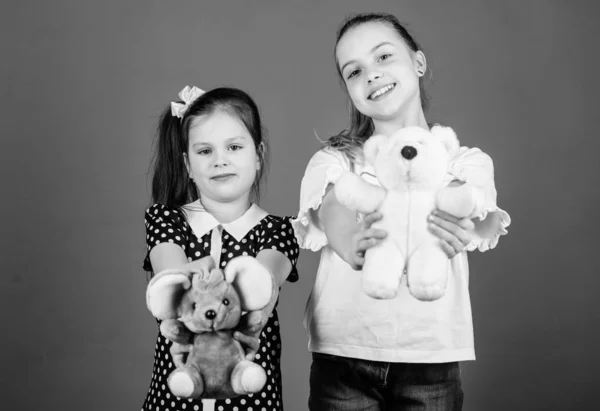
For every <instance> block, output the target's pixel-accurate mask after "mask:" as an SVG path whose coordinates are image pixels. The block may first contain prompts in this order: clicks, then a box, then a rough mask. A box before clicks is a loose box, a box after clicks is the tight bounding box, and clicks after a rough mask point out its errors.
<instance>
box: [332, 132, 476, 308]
mask: <svg viewBox="0 0 600 411" xmlns="http://www.w3.org/2000/svg"><path fill="white" fill-rule="evenodd" d="M458 150H459V142H458V139H457V137H456V135H455V134H454V132H453V131H452V129H450V128H448V127H441V126H436V127H434V128H433V129H432V130H431V131H428V130H425V129H423V128H420V127H406V128H403V129H401V130H399V131H397V132H396V133H395V134H393V135H391V136H390V137H386V136H383V135H376V136H373V137H371V138H369V139H368V140H367V142H366V143H365V146H364V155H365V159H366V160H367V162H368V163H369V164H371V165H372V166H373V169H374V174H375V177H376V178H377V181H378V182H379V184H380V185H381V186H379V185H375V184H371V183H369V182H367V181H366V180H365V179H363V178H361V177H359V176H357V175H356V174H353V173H351V172H345V173H344V174H343V175H342V176H341V177H340V178H339V180H337V181H336V183H335V188H334V191H335V194H336V197H337V199H338V200H339V201H340V202H341V203H342V204H344V205H345V206H346V207H348V208H350V209H352V210H356V211H358V212H360V213H370V212H373V211H376V210H379V211H380V212H381V213H382V214H383V218H382V219H381V220H379V221H377V222H375V223H374V224H373V227H375V228H382V229H384V230H386V231H387V232H388V236H387V237H386V238H385V239H384V240H383V241H382V242H380V243H379V244H378V245H376V246H375V247H372V248H370V249H368V250H367V252H366V254H365V263H364V266H363V269H362V271H363V273H362V276H363V277H362V284H363V289H364V291H365V292H366V293H367V294H368V295H370V296H371V297H374V298H377V299H390V298H395V297H396V295H397V291H398V287H399V285H400V280H401V277H402V275H403V273H406V275H407V280H408V287H409V290H410V293H411V294H412V295H413V296H414V297H415V298H417V299H419V300H424V301H431V300H436V299H438V298H441V297H442V296H443V295H444V293H445V290H446V284H447V279H448V271H449V267H450V260H449V259H448V256H447V255H446V254H445V253H444V251H443V250H442V248H441V247H440V245H439V239H438V238H437V237H435V236H434V235H433V234H432V233H431V232H430V231H429V230H428V228H427V217H428V216H429V214H431V212H432V211H433V210H434V209H436V208H438V209H440V210H443V211H446V212H448V213H449V214H451V215H453V216H455V217H458V218H465V217H468V218H472V217H474V216H476V215H477V214H478V213H479V212H480V211H481V209H482V207H483V200H484V197H483V196H484V194H483V192H482V191H481V190H480V189H478V188H476V187H474V186H472V185H469V184H462V185H459V186H452V187H451V186H448V185H447V180H446V176H447V172H448V166H449V164H450V161H451V160H452V158H453V157H454V156H455V155H456V154H457V153H458Z"/></svg>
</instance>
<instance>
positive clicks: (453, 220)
mask: <svg viewBox="0 0 600 411" xmlns="http://www.w3.org/2000/svg"><path fill="white" fill-rule="evenodd" d="M431 214H433V215H434V216H436V217H438V218H441V219H443V220H446V221H450V222H451V223H454V224H458V222H459V220H460V219H458V218H456V217H454V216H453V215H452V214H448V213H447V212H445V211H442V210H437V209H436V210H433V211H432V213H431Z"/></svg>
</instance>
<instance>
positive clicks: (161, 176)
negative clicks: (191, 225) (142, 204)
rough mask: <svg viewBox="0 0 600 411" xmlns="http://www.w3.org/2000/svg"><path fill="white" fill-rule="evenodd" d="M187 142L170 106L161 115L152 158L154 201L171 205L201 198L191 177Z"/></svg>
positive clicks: (175, 205)
mask: <svg viewBox="0 0 600 411" xmlns="http://www.w3.org/2000/svg"><path fill="white" fill-rule="evenodd" d="M186 152H187V145H186V144H185V142H184V138H183V127H182V124H181V122H180V119H179V118H177V117H174V116H172V115H171V108H170V107H168V108H167V109H166V110H165V111H164V112H163V114H162V115H161V117H160V120H159V123H158V130H157V140H156V141H155V148H154V157H153V159H152V169H153V176H152V201H153V202H154V203H159V204H164V205H166V206H169V207H181V206H183V205H185V204H188V203H190V202H192V201H194V200H196V199H197V198H198V195H197V192H196V191H197V190H196V186H195V185H194V184H193V182H192V181H191V180H190V179H189V177H188V173H187V169H186V167H185V161H184V158H183V154H184V153H186Z"/></svg>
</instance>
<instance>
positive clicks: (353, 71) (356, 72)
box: [347, 70, 360, 79]
mask: <svg viewBox="0 0 600 411" xmlns="http://www.w3.org/2000/svg"><path fill="white" fill-rule="evenodd" d="M359 73H360V70H352V71H351V72H350V74H348V77H347V78H348V79H351V78H352V77H355V76H357V75H358V74H359Z"/></svg>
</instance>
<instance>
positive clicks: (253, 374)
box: [231, 360, 267, 394]
mask: <svg viewBox="0 0 600 411" xmlns="http://www.w3.org/2000/svg"><path fill="white" fill-rule="evenodd" d="M266 382H267V374H266V373H265V370H263V368H262V367H261V366H260V365H258V364H255V363H253V362H251V361H247V360H244V361H241V362H239V363H238V364H237V365H236V366H235V368H234V369H233V371H232V372H231V388H233V391H234V392H235V393H236V394H250V393H255V392H259V391H260V390H262V388H263V387H264V386H265V383H266Z"/></svg>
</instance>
